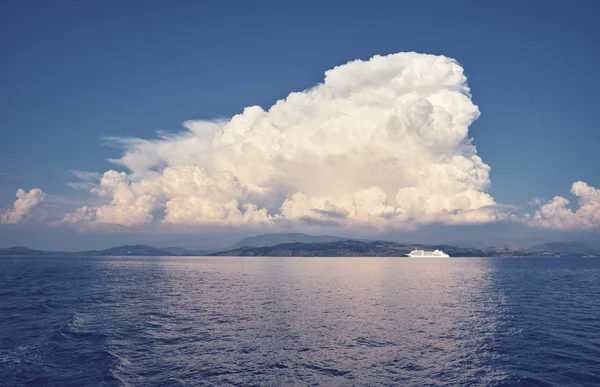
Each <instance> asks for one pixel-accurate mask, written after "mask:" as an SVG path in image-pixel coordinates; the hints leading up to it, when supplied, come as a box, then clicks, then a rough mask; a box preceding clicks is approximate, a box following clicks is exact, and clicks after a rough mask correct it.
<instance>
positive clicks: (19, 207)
mask: <svg viewBox="0 0 600 387" xmlns="http://www.w3.org/2000/svg"><path fill="white" fill-rule="evenodd" d="M16 195H17V200H15V202H14V204H13V208H11V209H8V210H6V211H4V212H3V213H2V214H0V223H2V224H16V223H19V222H21V221H22V220H24V219H25V218H27V216H28V215H29V213H30V212H31V210H32V209H33V208H34V207H35V206H37V205H38V204H39V203H40V202H42V201H43V200H44V198H45V197H46V195H45V194H44V193H43V192H42V190H40V189H38V188H33V189H32V190H30V191H29V192H28V193H27V192H25V190H23V189H19V190H17V194H16Z"/></svg>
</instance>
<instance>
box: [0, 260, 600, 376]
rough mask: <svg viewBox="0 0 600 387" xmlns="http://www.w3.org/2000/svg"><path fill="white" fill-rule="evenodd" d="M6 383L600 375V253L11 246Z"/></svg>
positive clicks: (2, 291)
mask: <svg viewBox="0 0 600 387" xmlns="http://www.w3.org/2000/svg"><path fill="white" fill-rule="evenodd" d="M0 385H1V386H318V385H324V386H463V385H464V386H467V385H468V386H470V385H477V386H594V385H600V259H592V258H570V259H569V258H451V259H418V258H416V259H410V258H293V257H151V258H148V257H104V258H102V257H67V256H64V257H61V256H52V257H2V258H0Z"/></svg>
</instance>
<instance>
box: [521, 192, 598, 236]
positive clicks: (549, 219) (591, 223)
mask: <svg viewBox="0 0 600 387" xmlns="http://www.w3.org/2000/svg"><path fill="white" fill-rule="evenodd" d="M571 194H573V195H574V196H576V197H577V199H578V200H577V201H578V208H577V209H576V211H573V210H571V209H570V208H569V200H567V199H566V198H564V197H562V196H555V197H554V198H553V199H552V200H551V201H549V202H548V203H546V204H543V205H542V204H541V203H540V202H539V201H538V202H537V203H536V204H538V205H539V207H540V208H539V209H538V210H537V211H536V212H535V213H534V214H533V215H529V214H527V215H526V216H525V221H526V222H527V223H528V224H530V225H532V226H537V227H543V228H551V229H557V230H573V229H582V230H585V229H588V230H589V229H600V189H597V188H594V187H592V186H590V185H588V184H587V183H585V182H583V181H577V182H575V183H573V186H572V187H571Z"/></svg>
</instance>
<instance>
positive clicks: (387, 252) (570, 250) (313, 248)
mask: <svg viewBox="0 0 600 387" xmlns="http://www.w3.org/2000/svg"><path fill="white" fill-rule="evenodd" d="M414 249H426V250H435V249H440V250H443V251H444V252H446V253H448V254H449V255H450V256H452V257H584V256H589V257H592V256H597V257H600V251H599V250H597V249H594V248H592V247H590V246H587V245H585V244H582V243H575V242H569V243H561V242H556V243H546V244H543V245H536V246H532V247H530V248H528V249H514V248H512V249H511V248H507V247H505V246H499V247H489V248H485V249H477V248H468V247H456V246H451V245H420V244H419V245H416V244H400V243H394V242H385V241H358V240H345V241H339V242H324V243H300V242H296V243H282V244H278V245H275V246H262V247H252V246H246V247H240V248H237V249H233V250H227V251H220V252H217V253H213V254H212V255H220V256H273V257H280V256H282V257H286V256H292V257H403V256H405V255H406V254H407V253H409V252H410V251H412V250H414Z"/></svg>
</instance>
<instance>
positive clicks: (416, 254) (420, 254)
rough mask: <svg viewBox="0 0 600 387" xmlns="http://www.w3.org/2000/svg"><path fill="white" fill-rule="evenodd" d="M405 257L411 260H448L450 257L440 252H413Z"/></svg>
mask: <svg viewBox="0 0 600 387" xmlns="http://www.w3.org/2000/svg"><path fill="white" fill-rule="evenodd" d="M406 255H408V256H409V257H411V258H450V256H449V255H448V254H446V253H444V252H443V251H442V250H433V251H431V250H413V251H411V252H410V253H408V254H406Z"/></svg>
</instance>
